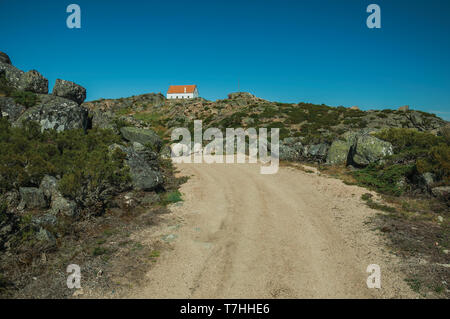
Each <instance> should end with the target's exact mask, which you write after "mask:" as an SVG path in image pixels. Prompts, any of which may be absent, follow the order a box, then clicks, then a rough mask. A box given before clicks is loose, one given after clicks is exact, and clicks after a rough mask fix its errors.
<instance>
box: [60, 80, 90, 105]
mask: <svg viewBox="0 0 450 319" xmlns="http://www.w3.org/2000/svg"><path fill="white" fill-rule="evenodd" d="M52 94H53V95H56V96H60V97H63V98H66V99H69V100H72V101H75V102H77V103H78V104H81V103H83V102H84V100H85V99H86V89H85V88H84V87H82V86H81V85H78V84H76V83H74V82H70V81H65V80H61V79H57V80H56V82H55V86H54V87H53V93H52Z"/></svg>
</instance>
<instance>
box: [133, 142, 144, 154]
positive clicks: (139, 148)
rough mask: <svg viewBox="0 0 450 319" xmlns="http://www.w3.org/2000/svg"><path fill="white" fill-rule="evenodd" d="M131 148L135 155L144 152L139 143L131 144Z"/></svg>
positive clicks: (142, 146)
mask: <svg viewBox="0 0 450 319" xmlns="http://www.w3.org/2000/svg"><path fill="white" fill-rule="evenodd" d="M132 146H133V149H134V150H135V151H136V152H137V153H142V152H144V151H145V149H146V148H145V146H144V145H142V144H141V143H139V142H133V143H132Z"/></svg>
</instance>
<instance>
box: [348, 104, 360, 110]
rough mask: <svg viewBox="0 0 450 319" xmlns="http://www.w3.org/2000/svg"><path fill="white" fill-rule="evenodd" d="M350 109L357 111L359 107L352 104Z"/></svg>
mask: <svg viewBox="0 0 450 319" xmlns="http://www.w3.org/2000/svg"><path fill="white" fill-rule="evenodd" d="M350 110H357V111H359V107H358V106H356V105H355V106H352V107H351V108H350Z"/></svg>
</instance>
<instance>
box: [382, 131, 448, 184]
mask: <svg viewBox="0 0 450 319" xmlns="http://www.w3.org/2000/svg"><path fill="white" fill-rule="evenodd" d="M376 136H377V137H378V138H380V139H382V140H385V141H388V142H390V143H392V145H393V147H394V152H395V154H394V155H393V156H391V157H390V158H389V159H388V161H387V165H392V164H394V165H395V164H399V163H403V164H405V163H406V164H410V165H413V166H414V167H415V170H416V171H417V172H418V173H419V174H423V173H426V172H430V173H433V174H435V175H436V177H437V179H438V181H442V182H443V183H444V184H449V183H450V139H449V138H448V136H446V135H445V134H444V136H435V135H433V134H431V133H428V132H418V131H416V130H412V129H401V128H391V129H388V130H384V131H381V132H379V133H377V134H376Z"/></svg>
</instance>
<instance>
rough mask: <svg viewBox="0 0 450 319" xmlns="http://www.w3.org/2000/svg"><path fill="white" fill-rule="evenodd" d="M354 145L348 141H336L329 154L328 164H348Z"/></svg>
mask: <svg viewBox="0 0 450 319" xmlns="http://www.w3.org/2000/svg"><path fill="white" fill-rule="evenodd" d="M351 147H352V143H350V142H349V141H346V140H336V141H334V142H333V143H332V144H331V146H330V149H329V150H328V154H327V163H328V164H331V165H342V164H347V162H348V154H349V153H350V148H351Z"/></svg>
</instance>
